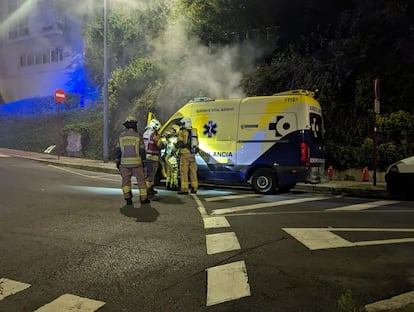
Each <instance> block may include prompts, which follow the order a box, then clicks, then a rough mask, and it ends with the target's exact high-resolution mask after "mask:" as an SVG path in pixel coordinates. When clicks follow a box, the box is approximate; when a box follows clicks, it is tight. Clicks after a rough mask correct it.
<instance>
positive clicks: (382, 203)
mask: <svg viewBox="0 0 414 312" xmlns="http://www.w3.org/2000/svg"><path fill="white" fill-rule="evenodd" d="M398 203H399V201H395V200H379V201H374V202H370V203H365V204H356V205H349V206H343V207H338V208H331V209H325V210H326V211H356V210H365V209H371V208H376V207H380V206H385V205H392V204H398Z"/></svg>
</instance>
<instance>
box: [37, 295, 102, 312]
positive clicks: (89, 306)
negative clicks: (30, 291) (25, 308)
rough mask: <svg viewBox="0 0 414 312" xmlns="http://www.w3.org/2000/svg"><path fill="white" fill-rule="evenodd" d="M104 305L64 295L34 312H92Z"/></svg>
mask: <svg viewBox="0 0 414 312" xmlns="http://www.w3.org/2000/svg"><path fill="white" fill-rule="evenodd" d="M104 305H105V302H102V301H98V300H93V299H88V298H83V297H79V296H75V295H71V294H65V295H62V296H60V297H59V298H57V299H55V300H53V301H52V302H50V303H48V304H45V305H44V306H42V307H40V308H39V309H37V310H35V311H34V312H56V311H59V312H74V311H79V312H93V311H96V310H98V309H99V308H101V307H102V306H104Z"/></svg>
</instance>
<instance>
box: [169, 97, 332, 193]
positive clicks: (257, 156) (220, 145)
mask: <svg viewBox="0 0 414 312" xmlns="http://www.w3.org/2000/svg"><path fill="white" fill-rule="evenodd" d="M183 117H189V118H191V120H192V125H193V127H194V128H196V129H197V131H198V139H199V152H198V154H197V155H196V159H197V164H198V178H199V181H200V183H214V184H223V185H251V187H252V188H253V190H254V191H255V192H257V193H262V194H271V193H274V192H276V191H287V190H289V189H291V188H293V187H294V186H295V184H296V183H297V182H309V183H317V182H319V181H320V177H321V175H322V173H323V169H324V163H325V160H324V154H323V145H322V144H323V131H324V130H323V118H322V110H321V106H320V104H319V102H318V101H317V100H316V99H315V98H314V93H313V92H310V91H307V90H291V91H286V92H281V93H277V94H274V95H272V96H253V97H246V98H235V99H216V100H213V99H209V98H205V97H199V98H195V99H193V100H191V101H190V102H188V103H187V104H185V105H184V106H182V107H181V108H180V109H178V111H177V112H175V113H174V114H173V115H172V116H171V117H170V118H169V119H168V120H167V122H165V123H164V126H163V127H162V128H161V134H163V133H167V132H168V131H170V130H171V128H172V125H174V124H179V123H180V120H181V119H182V118H183Z"/></svg>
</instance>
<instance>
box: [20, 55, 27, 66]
mask: <svg viewBox="0 0 414 312" xmlns="http://www.w3.org/2000/svg"><path fill="white" fill-rule="evenodd" d="M26 65H27V56H26V54H22V55H20V67H25V66H26Z"/></svg>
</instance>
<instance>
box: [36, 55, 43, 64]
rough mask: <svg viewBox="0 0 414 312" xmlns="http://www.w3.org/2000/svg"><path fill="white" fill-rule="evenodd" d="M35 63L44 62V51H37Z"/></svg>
mask: <svg viewBox="0 0 414 312" xmlns="http://www.w3.org/2000/svg"><path fill="white" fill-rule="evenodd" d="M35 63H36V64H37V65H39V64H42V63H43V55H42V53H40V52H38V53H36V55H35Z"/></svg>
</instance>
